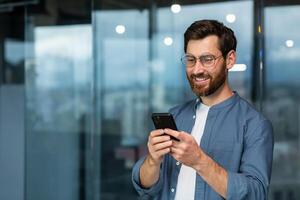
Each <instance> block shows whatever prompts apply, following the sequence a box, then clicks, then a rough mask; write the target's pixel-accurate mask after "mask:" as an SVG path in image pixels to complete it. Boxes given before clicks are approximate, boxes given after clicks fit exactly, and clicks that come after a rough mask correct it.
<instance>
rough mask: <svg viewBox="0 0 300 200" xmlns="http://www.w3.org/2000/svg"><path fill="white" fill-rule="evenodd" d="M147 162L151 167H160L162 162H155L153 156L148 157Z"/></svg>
mask: <svg viewBox="0 0 300 200" xmlns="http://www.w3.org/2000/svg"><path fill="white" fill-rule="evenodd" d="M146 162H147V164H148V165H149V166H150V167H159V166H160V163H161V162H160V161H157V160H155V159H154V158H153V157H152V156H151V155H148V156H147V158H146Z"/></svg>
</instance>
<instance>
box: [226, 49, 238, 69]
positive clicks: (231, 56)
mask: <svg viewBox="0 0 300 200" xmlns="http://www.w3.org/2000/svg"><path fill="white" fill-rule="evenodd" d="M235 62H236V52H235V51H234V50H231V51H229V52H228V54H227V56H226V68H227V69H228V70H229V69H231V68H232V67H233V65H234V64H235Z"/></svg>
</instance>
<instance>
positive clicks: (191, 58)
mask: <svg viewBox="0 0 300 200" xmlns="http://www.w3.org/2000/svg"><path fill="white" fill-rule="evenodd" d="M185 60H186V61H187V62H195V58H194V57H193V56H186V57H185Z"/></svg>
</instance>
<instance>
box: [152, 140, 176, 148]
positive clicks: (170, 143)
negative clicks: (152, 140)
mask: <svg viewBox="0 0 300 200" xmlns="http://www.w3.org/2000/svg"><path fill="white" fill-rule="evenodd" d="M171 146H172V140H170V141H167V142H162V143H158V144H156V145H154V146H152V147H153V150H154V151H159V150H161V149H165V148H170V147H171Z"/></svg>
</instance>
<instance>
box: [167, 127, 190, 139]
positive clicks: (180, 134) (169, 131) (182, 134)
mask: <svg viewBox="0 0 300 200" xmlns="http://www.w3.org/2000/svg"><path fill="white" fill-rule="evenodd" d="M164 133H166V134H168V135H170V136H173V137H175V138H177V139H179V140H180V141H181V140H182V141H185V140H186V137H185V134H187V133H185V132H183V131H180V132H179V131H175V130H172V129H168V128H167V129H164Z"/></svg>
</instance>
